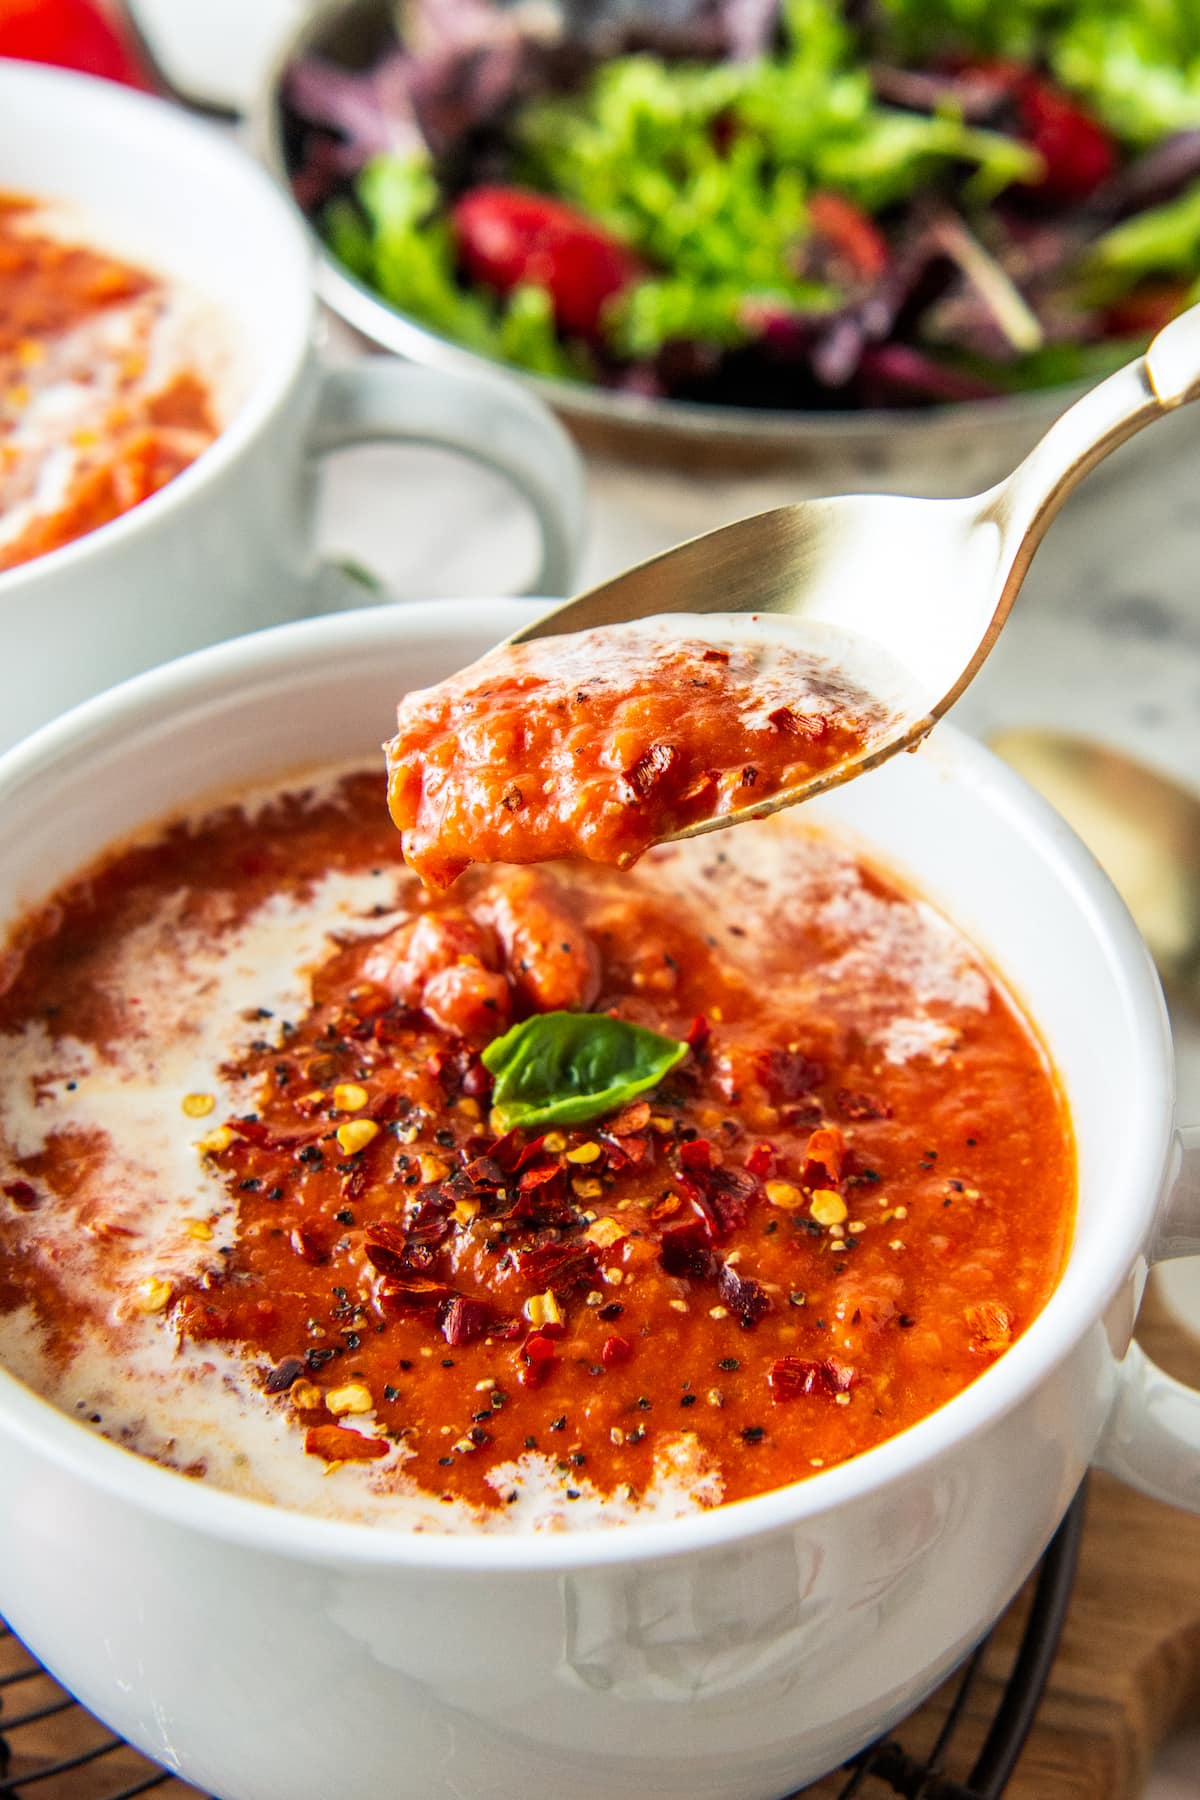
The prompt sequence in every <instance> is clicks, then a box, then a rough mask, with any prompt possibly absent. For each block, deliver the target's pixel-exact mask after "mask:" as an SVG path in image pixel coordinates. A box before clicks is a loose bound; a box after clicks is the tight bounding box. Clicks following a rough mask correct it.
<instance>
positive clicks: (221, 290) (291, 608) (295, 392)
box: [0, 61, 583, 747]
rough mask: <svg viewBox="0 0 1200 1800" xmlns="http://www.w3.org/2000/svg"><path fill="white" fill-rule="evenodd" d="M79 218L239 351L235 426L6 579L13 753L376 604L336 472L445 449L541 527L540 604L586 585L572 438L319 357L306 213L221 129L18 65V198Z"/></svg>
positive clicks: (545, 425)
mask: <svg viewBox="0 0 1200 1800" xmlns="http://www.w3.org/2000/svg"><path fill="white" fill-rule="evenodd" d="M6 191H9V192H16V193H23V194H30V195H33V196H35V197H37V198H38V199H42V200H50V201H57V202H62V203H65V204H66V206H67V207H68V208H69V211H70V213H71V215H72V216H77V217H78V232H79V237H80V239H82V240H83V241H85V242H93V243H99V244H101V245H102V246H105V247H110V248H112V249H113V250H114V251H116V252H117V253H118V254H120V255H123V256H125V257H127V258H130V259H132V260H134V261H135V262H138V263H141V264H144V265H145V266H146V267H148V268H150V269H152V270H153V271H155V272H156V273H159V274H162V275H165V276H167V277H169V278H171V279H172V280H174V281H176V282H178V283H180V284H182V285H183V286H184V287H185V288H186V289H187V290H188V291H189V292H190V293H192V294H194V295H195V296H196V297H197V298H198V299H200V300H201V301H202V302H206V303H208V304H209V305H210V306H211V308H212V310H213V312H214V314H215V315H216V318H215V327H216V329H215V332H214V336H215V338H216V339H217V340H218V341H219V342H220V343H223V344H224V346H225V349H226V351H227V354H226V356H224V357H223V358H221V359H220V360H221V361H223V362H225V363H226V364H227V381H226V382H225V384H224V385H225V386H227V388H228V401H229V416H228V421H227V423H226V424H225V428H224V429H223V430H222V432H221V433H220V436H219V437H218V438H217V440H216V442H215V443H214V444H213V445H212V446H211V448H209V449H208V450H206V451H205V452H204V454H203V455H202V456H200V457H199V458H198V459H197V461H196V462H195V463H193V464H192V466H191V467H190V468H188V469H186V470H184V472H183V474H181V475H180V476H179V477H178V478H177V479H176V480H174V481H172V482H170V483H169V484H168V485H167V486H166V487H165V488H163V489H161V490H160V491H159V492H158V493H157V494H154V495H152V496H151V498H150V499H148V500H146V501H144V502H143V503H142V505H140V506H137V507H135V508H134V509H133V510H132V511H131V512H128V513H125V514H123V515H122V516H121V517H120V518H118V519H115V520H113V521H112V523H111V524H108V525H103V526H101V527H100V529H99V530H97V531H93V532H89V533H88V534H87V535H86V536H85V537H81V538H77V539H76V540H75V542H74V543H70V544H66V545H64V546H63V548H61V549H59V550H53V551H51V552H50V553H49V554H48V555H46V556H40V557H37V558H36V559H34V560H33V561H31V562H28V563H22V564H19V565H18V566H17V567H16V568H14V569H9V570H6V571H3V572H0V634H2V638H3V644H4V654H3V656H2V657H0V747H2V746H5V745H7V744H10V743H12V742H14V741H15V740H16V739H17V738H19V737H20V736H21V735H22V734H23V733H24V732H26V731H29V730H31V729H32V728H33V727H34V726H36V725H40V724H42V723H43V722H44V721H45V720H46V719H49V718H52V717H53V716H54V715H55V714H56V713H58V712H61V711H63V710H64V709H65V708H66V707H68V706H72V705H74V704H75V702H76V701H78V700H81V699H83V698H85V697H86V696H87V695H89V694H94V693H97V692H99V691H100V690H101V689H102V688H103V687H105V686H107V685H108V684H109V683H111V682H114V681H120V680H122V679H124V677H126V676H127V675H132V674H135V673H136V672H137V671H139V670H141V669H147V668H151V667H152V666H153V665H154V664H155V663H159V662H164V661H166V660H167V658H169V657H172V656H178V655H180V654H181V653H182V652H184V651H187V650H193V649H197V648H198V647H199V646H201V645H203V644H211V643H216V642H218V641H219V640H220V639H222V638H226V637H231V636H233V635H235V634H236V633H238V632H244V631H250V630H253V629H256V628H257V627H259V626H263V625H271V624H277V623H279V622H281V621H283V620H286V619H294V618H298V617H302V616H304V615H306V614H310V613H316V612H324V611H328V610H329V609H330V608H332V607H345V606H347V605H350V606H360V605H362V603H363V601H364V599H365V598H366V596H367V592H368V590H367V589H365V588H364V587H363V586H362V584H361V583H359V582H352V581H350V580H349V579H348V578H347V577H346V576H345V575H343V574H341V572H340V571H338V570H337V569H335V568H332V567H330V566H328V565H324V564H322V563H321V562H320V560H319V559H318V557H317V554H316V549H315V546H314V542H313V531H312V523H313V518H314V514H315V497H316V496H315V485H316V482H315V474H316V466H317V462H318V460H319V459H320V458H322V457H324V456H325V455H326V454H328V453H329V452H331V451H335V450H339V449H342V448H344V447H346V446H348V445H351V444H356V443H364V442H372V441H378V440H381V439H391V440H392V441H394V442H395V441H400V442H410V443H419V444H434V445H440V446H442V447H443V448H445V449H449V450H452V451H455V452H457V453H458V454H460V455H463V456H467V457H470V458H472V459H473V460H475V461H477V462H482V463H484V464H486V465H488V466H490V467H491V468H494V469H495V470H497V471H498V473H500V474H501V475H503V476H504V477H505V478H506V479H507V480H508V482H509V483H510V484H511V485H512V486H513V487H515V488H516V489H517V490H518V492H519V493H520V494H521V495H522V496H523V498H524V499H525V501H526V502H527V503H528V504H529V506H530V507H531V509H532V510H533V512H534V514H535V517H536V520H537V524H538V531H539V538H540V548H541V559H542V566H541V568H540V570H539V571H538V574H537V577H536V581H535V584H534V586H535V591H537V592H539V593H561V592H564V591H567V590H568V589H569V586H570V583H571V578H572V574H573V571H574V566H575V559H576V555H577V552H578V548H579V543H580V539H581V536H582V529H583V476H582V469H581V465H580V462H579V458H578V456H577V454H576V452H575V450H574V449H573V447H572V445H571V443H570V441H569V439H568V438H567V436H566V434H565V432H564V431H563V430H562V428H561V426H559V425H558V424H557V422H556V421H555V420H554V419H553V418H552V417H551V415H550V413H549V412H548V411H547V410H546V408H545V407H544V406H542V405H541V403H540V402H539V401H537V400H536V399H534V398H533V397H532V396H530V395H528V394H525V393H523V392H521V390H520V389H519V388H518V387H517V385H516V384H515V383H514V382H512V381H510V380H508V379H506V378H505V377H503V376H501V375H499V374H498V373H497V372H496V371H494V370H493V371H491V372H488V371H481V372H479V373H472V374H457V375H456V374H453V373H436V372H434V371H431V370H426V369H414V368H405V367H402V366H401V365H400V364H399V363H397V362H395V361H394V360H393V359H391V358H385V357H374V358H371V359H370V360H366V359H364V360H363V361H362V362H360V363H358V364H355V365H354V366H351V367H332V366H330V365H328V364H326V363H324V362H323V360H322V359H321V358H320V357H319V356H318V354H317V344H316V330H317V322H316V307H315V302H314V299H313V292H312V276H313V258H312V252H311V250H310V247H309V245H308V242H307V239H306V235H305V232H304V231H303V229H302V227H301V226H300V224H299V223H298V221H297V219H296V217H295V214H294V212H293V209H292V208H291V207H290V206H289V205H288V204H287V202H286V201H285V200H283V199H282V197H281V196H280V194H279V193H278V191H277V190H276V189H275V187H274V186H273V184H272V183H271V182H270V181H269V180H268V179H267V177H266V175H264V174H263V172H262V170H261V169H259V168H258V167H257V165H256V164H255V163H254V162H253V161H252V160H251V159H250V157H249V156H247V155H246V154H245V153H244V152H243V151H242V150H240V149H239V148H238V147H237V145H235V144H234V143H232V142H230V141H229V139H228V138H227V137H226V136H225V135H223V134H221V133H219V132H217V131H216V130H215V129H214V128H213V127H212V126H210V125H207V124H202V123H200V122H198V121H197V120H195V119H192V118H189V117H187V116H186V115H185V114H183V113H182V112H180V111H179V110H178V109H177V108H175V107H172V106H168V105H166V104H165V103H164V102H162V101H159V100H151V99H148V98H147V97H146V96H145V95H142V94H135V93H133V92H131V91H130V90H129V89H126V88H119V87H117V86H115V85H114V84H113V83H111V82H107V81H96V80H93V79H91V78H89V77H87V76H83V75H72V74H67V73H65V72H64V71H62V70H59V69H45V68H40V67H35V66H34V65H33V64H31V63H21V62H3V61H0V193H2V192H6Z"/></svg>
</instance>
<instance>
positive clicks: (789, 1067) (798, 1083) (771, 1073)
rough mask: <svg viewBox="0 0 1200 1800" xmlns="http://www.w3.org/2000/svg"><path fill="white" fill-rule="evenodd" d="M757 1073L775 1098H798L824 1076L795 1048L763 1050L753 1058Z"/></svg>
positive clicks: (815, 1064) (785, 1099) (813, 1063)
mask: <svg viewBox="0 0 1200 1800" xmlns="http://www.w3.org/2000/svg"><path fill="white" fill-rule="evenodd" d="M757 1069H758V1077H759V1080H760V1081H761V1082H762V1084H763V1086H764V1087H765V1088H766V1090H767V1092H768V1093H769V1094H770V1096H771V1098H772V1099H773V1100H776V1101H781V1102H785V1103H786V1102H788V1101H792V1100H799V1098H800V1097H801V1095H802V1094H809V1093H811V1092H812V1090H813V1088H815V1087H817V1086H818V1085H819V1083H820V1082H822V1081H823V1080H824V1079H825V1070H824V1069H823V1067H822V1066H821V1064H820V1063H819V1062H813V1060H812V1059H811V1057H808V1056H805V1055H804V1054H803V1052H802V1051H799V1050H764V1051H762V1052H761V1054H760V1055H759V1056H758V1058H757Z"/></svg>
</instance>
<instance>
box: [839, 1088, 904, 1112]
mask: <svg viewBox="0 0 1200 1800" xmlns="http://www.w3.org/2000/svg"><path fill="white" fill-rule="evenodd" d="M836 1103H837V1109H838V1111H839V1112H840V1113H841V1114H842V1117H843V1118H846V1119H890V1118H891V1116H892V1109H891V1107H890V1106H889V1105H888V1103H887V1101H886V1100H875V1099H872V1097H871V1095H870V1094H855V1093H852V1092H851V1091H850V1089H849V1088H839V1089H838V1091H837V1102H836Z"/></svg>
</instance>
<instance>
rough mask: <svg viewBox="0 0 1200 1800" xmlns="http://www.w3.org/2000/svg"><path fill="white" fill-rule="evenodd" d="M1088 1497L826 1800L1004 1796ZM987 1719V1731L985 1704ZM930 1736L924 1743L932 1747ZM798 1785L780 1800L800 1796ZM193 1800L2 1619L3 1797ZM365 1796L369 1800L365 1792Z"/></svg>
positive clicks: (1033, 1705) (825, 1790) (827, 1788)
mask: <svg viewBox="0 0 1200 1800" xmlns="http://www.w3.org/2000/svg"><path fill="white" fill-rule="evenodd" d="M1083 1511H1084V1497H1083V1493H1082V1491H1081V1492H1080V1494H1079V1495H1078V1496H1077V1497H1076V1499H1075V1501H1074V1503H1073V1505H1072V1507H1071V1509H1070V1511H1069V1512H1068V1513H1067V1516H1066V1518H1065V1519H1064V1520H1063V1523H1062V1525H1061V1526H1060V1527H1059V1530H1058V1533H1057V1535H1056V1536H1055V1538H1054V1540H1053V1542H1052V1543H1051V1545H1050V1547H1049V1549H1048V1550H1047V1551H1046V1554H1045V1556H1044V1557H1043V1559H1042V1562H1041V1564H1040V1566H1039V1568H1038V1571H1037V1574H1036V1576H1035V1577H1034V1580H1033V1583H1032V1589H1031V1593H1030V1598H1029V1604H1028V1611H1027V1613H1026V1616H1025V1620H1024V1624H1023V1626H1022V1628H1021V1630H1020V1633H1019V1636H1018V1638H1017V1641H1016V1643H1015V1646H1010V1645H1009V1644H1008V1642H1007V1639H1008V1637H1009V1636H1010V1633H1008V1632H1006V1633H1004V1637H1005V1642H1004V1643H1003V1644H1002V1643H1001V1642H1000V1641H999V1637H998V1635H997V1634H996V1633H993V1634H992V1635H991V1636H990V1637H988V1638H985V1639H984V1641H983V1643H982V1644H980V1645H979V1647H978V1648H977V1649H976V1650H975V1651H974V1652H973V1653H972V1654H971V1655H970V1656H969V1657H968V1658H967V1660H966V1661H965V1662H964V1663H963V1664H962V1665H961V1667H960V1668H959V1670H958V1672H957V1674H956V1675H954V1676H953V1677H951V1680H950V1681H949V1682H948V1683H947V1684H946V1685H945V1686H944V1687H943V1688H942V1690H941V1701H940V1706H935V1707H931V1708H925V1709H923V1710H922V1712H921V1713H919V1714H917V1715H916V1716H915V1718H914V1720H912V1721H910V1723H909V1724H907V1725H905V1726H902V1727H901V1728H900V1729H899V1730H898V1732H896V1733H894V1734H893V1735H891V1736H889V1737H886V1738H881V1739H880V1740H879V1742H878V1743H876V1744H872V1745H871V1746H870V1747H869V1748H868V1749H866V1750H864V1751H863V1752H862V1754H861V1755H860V1756H859V1757H857V1758H856V1759H855V1761H854V1762H853V1763H852V1764H850V1765H849V1766H848V1767H847V1768H846V1769H845V1770H843V1771H842V1785H841V1787H840V1788H839V1787H837V1786H836V1778H835V1780H834V1782H832V1783H831V1781H830V1780H829V1778H827V1779H826V1781H825V1782H824V1783H822V1784H821V1790H820V1791H821V1794H822V1795H823V1796H824V1795H827V1796H829V1800H884V1797H885V1796H887V1795H892V1794H899V1795H902V1796H903V1797H904V1800H999V1796H1000V1795H1001V1794H1002V1793H1003V1792H1004V1789H1005V1787H1006V1786H1007V1784H1008V1780H1009V1778H1010V1776H1011V1775H1012V1772H1013V1769H1014V1768H1015V1766H1016V1763H1017V1759H1018V1758H1019V1756H1020V1754H1021V1750H1022V1747H1023V1745H1024V1743H1025V1740H1026V1738H1027V1737H1028V1735H1029V1729H1030V1726H1031V1725H1032V1724H1033V1720H1034V1717H1035V1715H1036V1713H1037V1709H1038V1705H1039V1702H1040V1701H1041V1698H1042V1693H1043V1691H1044V1689H1045V1686H1046V1682H1047V1679H1048V1678H1049V1674H1050V1669H1051V1666H1052V1664H1053V1662H1054V1657H1055V1653H1056V1651H1057V1649H1058V1642H1059V1638H1060V1636H1061V1634H1062V1628H1063V1622H1064V1620H1065V1619H1066V1615H1067V1607H1068V1604H1069V1602H1070V1598H1071V1588H1072V1584H1073V1582H1074V1579H1075V1565H1076V1562H1077V1560H1078V1554H1079V1539H1080V1534H1081V1532H1082V1528H1083ZM983 1694H986V1697H987V1705H986V1709H985V1712H986V1716H985V1718H984V1721H983V1729H982V1741H981V1731H980V1704H979V1702H980V1697H981V1695H983ZM926 1739H928V1740H929V1741H928V1742H926V1741H925V1740H926ZM812 1792H813V1790H812V1789H803V1788H797V1789H795V1790H794V1791H793V1792H792V1793H790V1794H788V1795H787V1796H785V1797H784V1800H802V1797H803V1796H806V1795H808V1796H811V1795H812ZM149 1793H155V1794H157V1795H158V1796H160V1797H161V1800H187V1797H190V1800H198V1796H197V1792H196V1789H194V1788H190V1787H187V1786H186V1785H185V1784H184V1783H183V1782H181V1781H179V1780H177V1779H176V1778H175V1777H174V1776H173V1775H171V1774H170V1773H169V1772H168V1771H167V1770H165V1769H160V1768H159V1767H157V1766H156V1765H155V1764H154V1763H152V1762H149V1761H148V1760H147V1759H146V1758H145V1757H144V1756H142V1755H140V1753H139V1752H138V1751H136V1750H134V1749H132V1748H131V1746H130V1745H128V1744H126V1743H125V1742H123V1740H122V1739H121V1738H119V1737H116V1736H114V1734H113V1733H112V1732H111V1731H109V1730H107V1728H106V1727H105V1726H103V1725H101V1724H100V1722H99V1720H98V1719H95V1718H93V1717H92V1715H91V1714H90V1713H89V1712H86V1711H85V1710H84V1708H83V1707H82V1706H80V1704H79V1702H78V1701H77V1700H73V1699H72V1698H71V1696H70V1695H69V1694H68V1693H66V1692H64V1690H63V1689H62V1688H61V1687H59V1686H58V1684H57V1682H55V1681H54V1679H53V1678H52V1677H51V1676H50V1675H48V1674H47V1673H46V1671H45V1670H44V1669H43V1668H42V1667H41V1665H40V1663H38V1662H36V1661H35V1660H34V1658H33V1657H32V1656H31V1655H30V1653H29V1652H28V1651H27V1650H26V1649H25V1647H24V1645H23V1644H22V1643H21V1642H20V1640H19V1639H18V1638H17V1637H16V1636H15V1635H14V1634H13V1633H12V1632H11V1631H10V1630H9V1628H8V1627H7V1625H5V1624H4V1623H3V1621H2V1620H0V1800H134V1796H135V1795H138V1794H149ZM365 1800H374V1797H372V1796H367V1797H365Z"/></svg>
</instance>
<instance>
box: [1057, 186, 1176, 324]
mask: <svg viewBox="0 0 1200 1800" xmlns="http://www.w3.org/2000/svg"><path fill="white" fill-rule="evenodd" d="M1198 270H1200V182H1197V183H1196V184H1195V185H1194V186H1193V187H1190V188H1187V189H1186V190H1185V191H1184V192H1183V193H1182V194H1180V195H1178V197H1177V198H1176V199H1174V200H1168V201H1167V202H1166V203H1165V204H1164V205H1162V206H1154V207H1151V208H1150V209H1149V211H1147V212H1141V213H1135V214H1134V215H1133V217H1132V218H1129V219H1124V220H1122V222H1121V224H1120V225H1115V226H1114V227H1113V229H1112V230H1111V231H1106V232H1105V233H1104V235H1103V237H1100V238H1097V240H1096V242H1095V243H1094V244H1093V245H1092V247H1091V249H1090V250H1089V252H1088V255H1087V260H1086V262H1085V264H1084V271H1083V272H1084V277H1085V281H1086V283H1087V288H1088V292H1089V294H1090V295H1091V296H1092V297H1093V298H1094V299H1096V300H1098V301H1110V300H1114V299H1118V298H1119V297H1120V296H1121V295H1122V294H1127V293H1129V292H1130V291H1131V290H1132V289H1133V288H1135V287H1136V286H1137V285H1138V283H1139V282H1141V281H1143V280H1145V279H1146V277H1147V276H1153V275H1158V276H1171V275H1177V276H1182V277H1184V278H1185V279H1186V278H1188V277H1192V276H1195V274H1196V272H1197V271H1198Z"/></svg>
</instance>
